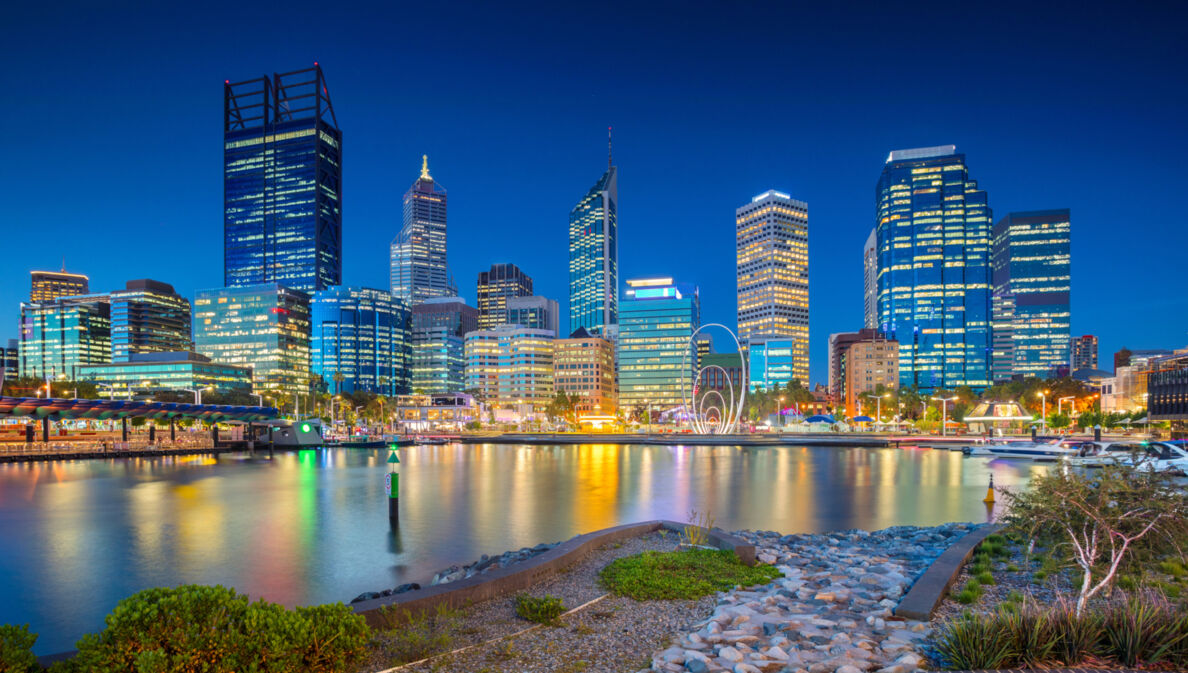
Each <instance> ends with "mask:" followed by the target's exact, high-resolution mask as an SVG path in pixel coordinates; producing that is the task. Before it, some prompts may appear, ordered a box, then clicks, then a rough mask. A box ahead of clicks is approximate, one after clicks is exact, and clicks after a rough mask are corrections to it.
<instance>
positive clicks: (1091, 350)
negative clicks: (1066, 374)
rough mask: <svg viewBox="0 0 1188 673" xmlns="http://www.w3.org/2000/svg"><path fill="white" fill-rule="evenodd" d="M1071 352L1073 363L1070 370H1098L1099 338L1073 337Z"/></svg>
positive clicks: (1087, 335) (1087, 336) (1089, 335)
mask: <svg viewBox="0 0 1188 673" xmlns="http://www.w3.org/2000/svg"><path fill="white" fill-rule="evenodd" d="M1069 351H1070V353H1071V361H1070V362H1069V369H1071V370H1072V371H1074V372H1075V371H1077V370H1078V369H1097V337H1095V336H1093V335H1092V334H1086V335H1084V336H1079V337H1073V339H1072V344H1071V345H1070V348H1069Z"/></svg>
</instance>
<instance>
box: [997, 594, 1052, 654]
mask: <svg viewBox="0 0 1188 673" xmlns="http://www.w3.org/2000/svg"><path fill="white" fill-rule="evenodd" d="M997 618H998V621H999V622H1000V623H1001V624H1002V626H1003V630H1004V631H1005V634H1004V635H1005V636H1006V637H1007V638H1009V639H1010V641H1011V649H1013V650H1014V651H1015V652H1017V653H1018V655H1017V656H1018V661H1017V662H1012V665H1015V664H1022V665H1024V666H1041V665H1043V664H1046V663H1048V662H1050V661H1051V660H1052V653H1053V652H1054V651H1055V650H1056V648H1057V645H1058V644H1059V637H1060V636H1059V634H1058V633H1057V632H1056V629H1055V625H1054V623H1053V621H1052V618H1051V617H1050V616H1049V615H1048V614H1047V612H1046V611H1044V610H1040V609H1038V608H1037V607H1036V606H1035V605H1034V604H1030V605H1020V606H1018V608H1017V609H1015V610H1010V611H1001V612H1000V613H999V614H998V615H997Z"/></svg>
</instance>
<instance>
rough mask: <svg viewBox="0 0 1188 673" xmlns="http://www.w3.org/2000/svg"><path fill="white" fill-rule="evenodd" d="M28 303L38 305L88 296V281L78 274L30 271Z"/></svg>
mask: <svg viewBox="0 0 1188 673" xmlns="http://www.w3.org/2000/svg"><path fill="white" fill-rule="evenodd" d="M29 276H30V281H31V282H30V285H31V287H30V288H29V301H30V302H32V303H34V304H40V303H43V302H47V301H53V300H55V299H58V298H59V297H77V296H78V295H81V294H89V293H90V292H91V289H90V283H91V281H90V279H88V278H87V277H86V276H84V275H82V274H80V273H67V272H66V269H62V270H61V271H32V272H30V274H29Z"/></svg>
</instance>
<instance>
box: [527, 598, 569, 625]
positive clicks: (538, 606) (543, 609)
mask: <svg viewBox="0 0 1188 673" xmlns="http://www.w3.org/2000/svg"><path fill="white" fill-rule="evenodd" d="M564 612H565V606H564V605H563V604H562V603H561V599H560V598H558V597H556V596H549V595H544V596H541V597H539V598H538V597H536V596H529V595H528V594H520V595H519V596H516V614H517V615H519V616H520V617H522V618H524V619H527V620H528V621H530V622H536V623H537V624H553V623H556V621H557V618H558V617H560V616H561V615H562V614H563V613H564Z"/></svg>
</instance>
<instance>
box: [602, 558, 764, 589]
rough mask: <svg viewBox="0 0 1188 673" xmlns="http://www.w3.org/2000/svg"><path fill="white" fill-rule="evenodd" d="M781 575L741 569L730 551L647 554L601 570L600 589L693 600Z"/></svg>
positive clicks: (755, 568) (620, 560)
mask: <svg viewBox="0 0 1188 673" xmlns="http://www.w3.org/2000/svg"><path fill="white" fill-rule="evenodd" d="M777 577H780V571H779V570H776V569H775V568H774V567H772V566H769V565H764V564H759V565H756V566H753V567H751V566H747V565H743V563H742V561H739V560H738V557H737V556H735V555H734V552H732V551H729V550H719V549H687V550H682V551H674V552H656V551H646V552H643V553H642V554H637V555H635V556H626V557H623V558H618V559H615V560H614V561H612V562H611V563H610V564H609V565H607V566H606V567H605V568H603V569H602V573H601V578H602V583H603V585H605V586H606V588H607V589H609V590H611V591H612V592H614V593H616V594H618V595H620V596H628V597H630V598H634V599H636V600H641V601H643V600H668V599H692V598H701V597H702V596H707V595H709V594H712V593H714V592H716V591H726V590H728V589H732V588H734V587H736V586H744V587H746V586H754V585H756V584H766V583H768V582H770V581H772V580H773V579H775V578H777Z"/></svg>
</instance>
